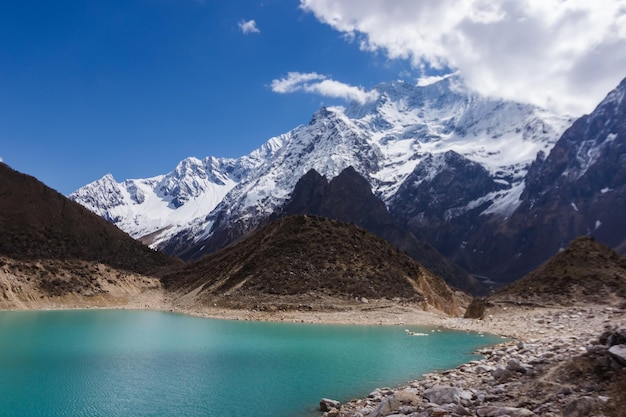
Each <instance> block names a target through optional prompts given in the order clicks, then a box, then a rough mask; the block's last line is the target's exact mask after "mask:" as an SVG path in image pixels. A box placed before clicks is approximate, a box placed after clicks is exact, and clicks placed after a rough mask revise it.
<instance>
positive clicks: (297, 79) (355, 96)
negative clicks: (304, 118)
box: [270, 72, 378, 104]
mask: <svg viewBox="0 0 626 417" xmlns="http://www.w3.org/2000/svg"><path fill="white" fill-rule="evenodd" d="M270 87H271V88H272V91H274V92H275V93H281V94H287V93H295V92H297V91H304V92H307V93H312V94H317V95H320V96H323V97H331V98H341V99H344V100H348V101H357V102H359V103H361V104H363V103H367V102H368V101H372V100H376V99H377V98H378V92H377V91H376V90H372V91H365V90H364V89H362V88H361V87H355V86H352V85H348V84H345V83H342V82H339V81H335V80H332V79H329V78H328V77H327V76H326V75H322V74H318V73H316V72H309V73H301V72H290V73H288V74H287V76H286V77H284V78H281V79H276V80H273V81H272V84H271V86H270Z"/></svg>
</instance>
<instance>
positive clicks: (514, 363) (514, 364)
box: [506, 359, 526, 374]
mask: <svg viewBox="0 0 626 417" xmlns="http://www.w3.org/2000/svg"><path fill="white" fill-rule="evenodd" d="M506 369H507V370H509V371H512V372H521V373H523V374H525V373H526V368H525V367H524V366H522V364H521V363H520V362H519V361H518V360H517V359H509V363H507V365H506Z"/></svg>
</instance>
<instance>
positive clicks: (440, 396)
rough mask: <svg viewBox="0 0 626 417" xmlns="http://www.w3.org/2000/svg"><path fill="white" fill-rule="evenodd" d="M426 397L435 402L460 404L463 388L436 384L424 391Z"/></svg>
mask: <svg viewBox="0 0 626 417" xmlns="http://www.w3.org/2000/svg"><path fill="white" fill-rule="evenodd" d="M423 396H424V398H426V399H428V401H430V402H431V403H434V404H439V405H442V404H459V403H460V402H461V390H460V389H458V388H456V387H442V386H434V387H432V388H430V389H427V390H426V391H424V394H423Z"/></svg>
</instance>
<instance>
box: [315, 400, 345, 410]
mask: <svg viewBox="0 0 626 417" xmlns="http://www.w3.org/2000/svg"><path fill="white" fill-rule="evenodd" d="M339 407H341V403H340V402H339V401H337V400H331V399H329V398H322V399H321V400H320V410H322V411H330V410H331V409H332V408H339Z"/></svg>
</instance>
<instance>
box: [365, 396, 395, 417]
mask: <svg viewBox="0 0 626 417" xmlns="http://www.w3.org/2000/svg"><path fill="white" fill-rule="evenodd" d="M393 411H394V410H392V408H391V404H390V401H389V399H387V398H385V399H384V400H382V401H381V402H380V404H378V407H376V408H374V410H372V412H371V413H369V414H368V415H367V417H384V416H388V415H389V414H391V413H392V412H393Z"/></svg>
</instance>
